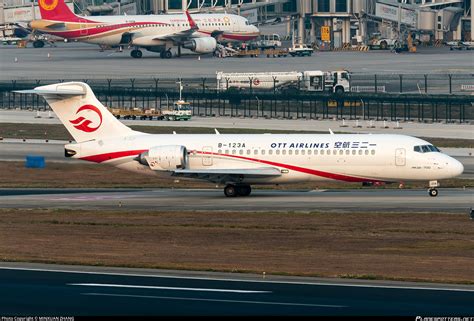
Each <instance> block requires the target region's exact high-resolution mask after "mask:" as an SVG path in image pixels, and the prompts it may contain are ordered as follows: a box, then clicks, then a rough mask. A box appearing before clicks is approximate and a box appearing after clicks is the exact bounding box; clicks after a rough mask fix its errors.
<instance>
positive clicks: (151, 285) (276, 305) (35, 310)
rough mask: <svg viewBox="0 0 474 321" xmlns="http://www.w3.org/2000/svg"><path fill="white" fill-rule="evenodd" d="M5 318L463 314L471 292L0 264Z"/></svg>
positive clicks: (378, 283)
mask: <svg viewBox="0 0 474 321" xmlns="http://www.w3.org/2000/svg"><path fill="white" fill-rule="evenodd" d="M0 288H1V289H2V293H3V294H4V295H2V300H0V312H1V313H2V314H3V315H38V314H41V315H43V316H53V315H62V316H71V315H76V316H77V315H409V316H417V315H424V316H433V315H442V316H447V315H455V316H462V315H464V316H468V315H472V314H473V313H474V307H473V305H472V302H474V287H473V286H466V285H444V284H425V283H405V282H390V281H360V280H344V279H319V278H297V277H278V276H266V277H265V278H263V277H262V276H258V275H249V274H231V273H209V272H185V271H160V270H146V269H143V270H141V269H124V268H102V267H100V268H99V267H80V266H59V265H46V264H28V263H0Z"/></svg>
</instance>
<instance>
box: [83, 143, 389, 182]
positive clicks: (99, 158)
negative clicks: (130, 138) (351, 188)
mask: <svg viewBox="0 0 474 321" xmlns="http://www.w3.org/2000/svg"><path fill="white" fill-rule="evenodd" d="M145 151H147V150H146V149H144V150H130V151H121V152H113V153H105V154H99V155H92V156H86V157H81V158H80V159H82V160H86V161H90V162H95V163H102V162H105V161H108V160H113V159H117V158H122V157H127V156H137V155H139V154H140V153H143V152H145ZM195 152H196V153H198V154H203V155H213V156H224V157H229V158H236V159H242V160H247V161H251V162H256V163H261V164H266V165H271V166H277V167H282V168H286V169H290V170H294V171H297V172H300V173H305V174H310V175H314V176H319V177H325V178H329V179H334V180H338V181H344V182H357V183H360V182H373V183H383V182H384V181H381V180H377V179H372V178H364V177H355V176H348V175H343V174H334V173H329V172H323V171H318V170H315V169H311V168H305V167H300V166H295V165H290V164H283V163H277V162H272V161H267V160H263V159H258V158H250V157H245V156H238V155H228V154H219V153H212V152H203V151H195Z"/></svg>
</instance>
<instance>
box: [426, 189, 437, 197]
mask: <svg viewBox="0 0 474 321" xmlns="http://www.w3.org/2000/svg"><path fill="white" fill-rule="evenodd" d="M428 193H429V194H430V196H431V197H436V196H438V190H437V189H436V188H431V189H430V190H429V191H428Z"/></svg>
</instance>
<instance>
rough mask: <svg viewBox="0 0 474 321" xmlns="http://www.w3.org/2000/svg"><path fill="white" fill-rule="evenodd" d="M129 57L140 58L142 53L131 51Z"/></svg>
mask: <svg viewBox="0 0 474 321" xmlns="http://www.w3.org/2000/svg"><path fill="white" fill-rule="evenodd" d="M130 56H132V57H133V58H141V57H142V56H143V53H142V51H141V50H140V49H133V50H132V52H130Z"/></svg>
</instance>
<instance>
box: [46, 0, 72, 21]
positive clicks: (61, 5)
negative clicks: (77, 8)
mask: <svg viewBox="0 0 474 321" xmlns="http://www.w3.org/2000/svg"><path fill="white" fill-rule="evenodd" d="M38 4H39V7H40V12H41V18H42V19H48V20H56V21H65V22H67V21H77V20H78V19H79V18H78V17H77V16H76V15H75V14H74V12H72V11H71V9H69V7H68V6H67V5H66V3H65V2H64V0H38Z"/></svg>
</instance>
